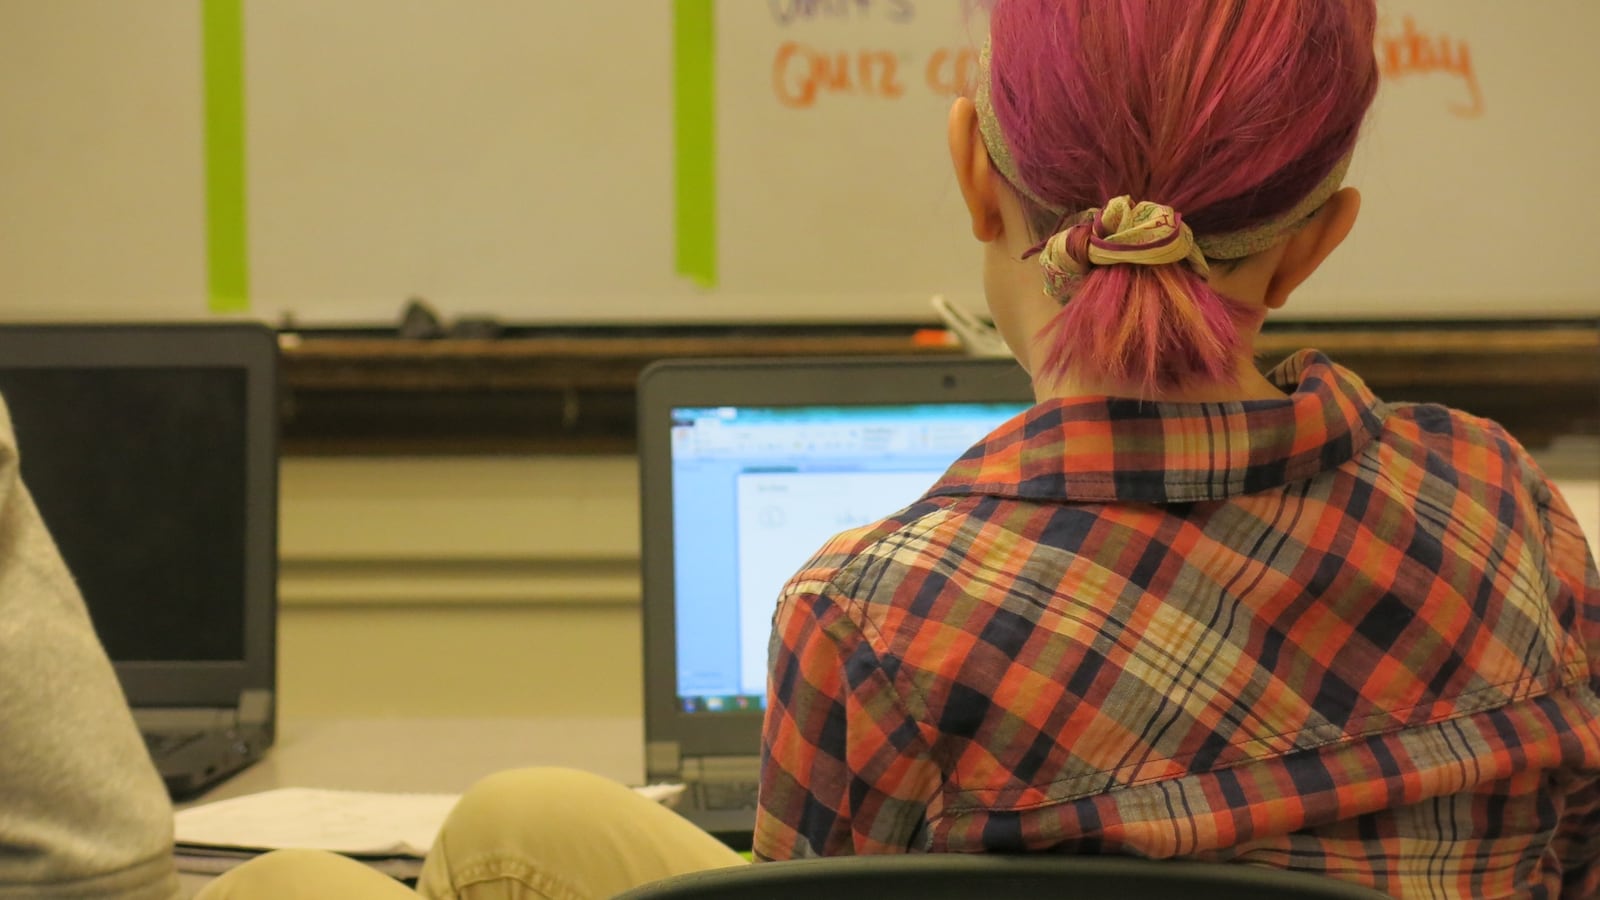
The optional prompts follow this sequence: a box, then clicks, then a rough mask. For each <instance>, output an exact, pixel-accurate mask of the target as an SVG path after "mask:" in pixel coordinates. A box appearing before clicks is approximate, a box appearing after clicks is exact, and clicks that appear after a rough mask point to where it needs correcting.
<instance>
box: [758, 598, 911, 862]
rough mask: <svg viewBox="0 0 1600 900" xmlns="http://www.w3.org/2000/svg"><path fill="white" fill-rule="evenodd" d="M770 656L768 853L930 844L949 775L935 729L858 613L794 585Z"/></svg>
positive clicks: (762, 811)
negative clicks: (916, 710) (935, 746)
mask: <svg viewBox="0 0 1600 900" xmlns="http://www.w3.org/2000/svg"><path fill="white" fill-rule="evenodd" d="M770 656H771V659H770V662H771V670H770V673H769V678H768V691H767V712H766V720H765V725H764V728H763V733H762V739H761V792H760V803H759V804H758V807H757V810H756V832H755V853H756V856H757V858H759V859H766V860H776V859H792V858H798V857H809V856H838V855H849V854H866V853H903V852H906V851H908V850H916V849H919V848H918V847H916V846H913V845H914V843H915V842H916V841H917V840H918V838H919V836H920V835H921V834H922V833H923V831H924V828H925V825H924V823H925V821H926V818H927V814H928V808H929V804H930V803H932V802H934V800H935V798H936V797H937V796H938V793H939V789H940V785H941V776H940V771H939V767H938V765H937V764H936V763H935V762H934V760H933V759H932V757H931V754H930V749H929V747H930V741H931V740H932V737H931V735H930V734H929V733H928V732H927V731H926V728H925V726H924V725H922V724H921V723H919V722H918V721H917V720H916V719H915V718H914V717H913V716H912V715H910V714H909V713H908V712H907V710H906V707H905V699H904V698H903V697H902V696H901V695H900V694H899V693H898V692H897V691H896V689H895V685H894V683H893V680H892V679H891V677H890V675H889V674H888V673H887V672H886V671H885V668H884V665H883V661H882V660H881V659H880V658H879V657H878V655H877V653H876V652H875V651H874V650H873V648H872V646H871V644H870V642H869V641H868V640H867V639H866V638H865V637H864V636H863V635H862V633H861V631H860V629H859V628H858V627H857V626H856V623H854V622H853V621H851V620H850V618H849V617H848V616H846V615H845V613H844V612H843V610H842V608H841V604H839V603H835V602H834V601H833V600H832V599H830V598H829V597H828V596H826V595H825V594H813V593H806V592H804V591H800V592H795V593H790V594H788V595H787V596H786V597H785V598H784V599H783V601H782V602H781V603H780V604H779V607H778V614H777V617H776V618H775V620H774V622H773V635H772V646H771V654H770Z"/></svg>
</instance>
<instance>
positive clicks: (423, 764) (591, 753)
mask: <svg viewBox="0 0 1600 900" xmlns="http://www.w3.org/2000/svg"><path fill="white" fill-rule="evenodd" d="M526 766H570V767H572V768H578V769H585V770H587V771H590V772H594V773H596V774H599V775H604V776H606V777H607V778H614V779H616V780H617V781H620V782H622V783H624V784H639V783H640V781H641V779H642V778H643V777H644V723H643V721H642V720H641V719H636V718H616V717H594V718H545V719H327V720H316V721H301V722H288V723H282V725H281V727H280V729H279V735H278V740H277V742H276V743H275V744H274V746H273V747H272V749H271V750H269V751H268V752H267V755H266V757H265V758H263V759H262V760H261V761H260V762H257V763H256V764H255V765H253V766H251V767H250V768H248V769H245V770H244V771H243V772H240V773H239V774H238V775H235V776H234V777H232V778H230V779H228V780H227V781H225V782H223V783H222V784H220V785H218V786H217V787H215V788H213V789H212V790H210V791H208V792H207V793H206V794H204V795H203V796H202V797H200V798H199V800H197V801H195V802H197V803H204V802H207V801H211V800H222V799H225V798H228V797H238V796H241V795H244V794H253V793H256V792H258V791H268V790H272V789H273V788H280V787H315V788H331V789H339V790H354V791H397V792H398V791H418V792H425V793H460V792H461V791H464V790H466V789H467V788H468V787H471V786H472V784H473V782H476V781H477V780H478V779H480V778H483V777H484V776H486V775H490V774H492V773H494V772H498V771H501V770H503V769H515V768H522V767H526ZM181 877H182V881H183V886H184V889H185V892H186V894H192V893H193V892H194V891H197V890H199V888H200V886H201V885H203V884H205V882H206V881H207V880H209V879H208V878H206V877H205V876H200V875H187V874H186V875H183V876H181Z"/></svg>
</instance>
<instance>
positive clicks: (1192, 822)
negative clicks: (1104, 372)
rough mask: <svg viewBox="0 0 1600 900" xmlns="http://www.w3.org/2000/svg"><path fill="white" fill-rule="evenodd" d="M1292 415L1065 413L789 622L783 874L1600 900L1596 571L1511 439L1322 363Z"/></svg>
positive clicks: (844, 543)
mask: <svg viewBox="0 0 1600 900" xmlns="http://www.w3.org/2000/svg"><path fill="white" fill-rule="evenodd" d="M1272 377H1273V379H1274V381H1275V383H1277V384H1278V385H1279V386H1281V387H1282V388H1283V389H1284V390H1285V391H1292V394H1291V396H1290V397H1289V398H1288V399H1285V400H1281V401H1279V400H1271V401H1252V402H1247V403H1230V404H1155V403H1140V402H1137V401H1132V400H1120V399H1107V398H1089V399H1074V400H1063V401H1050V402H1045V403H1041V404H1039V405H1037V406H1035V407H1034V408H1032V409H1031V410H1029V411H1027V412H1026V413H1024V414H1022V415H1021V416H1019V417H1017V418H1016V419H1013V420H1012V421H1010V422H1009V423H1007V424H1005V425H1003V426H1001V427H1000V428H999V429H997V430H996V431H995V432H993V433H992V434H991V435H989V436H988V437H987V438H986V439H984V440H983V441H982V442H981V443H979V444H978V445H977V446H976V447H974V448H973V449H972V450H971V451H969V452H968V453H967V454H966V455H965V456H964V457H962V458H961V459H960V460H959V461H958V462H956V463H955V464H954V465H953V466H952V467H951V468H950V470H949V471H948V472H947V473H946V474H945V476H944V477H943V479H942V480H940V481H939V482H938V483H937V484H936V485H934V487H933V488H932V489H931V490H930V491H929V492H928V493H927V494H926V495H925V496H924V497H923V498H922V499H920V500H919V501H918V502H916V503H915V504H913V505H912V506H910V507H908V508H907V509H905V510H902V511H901V512H899V513H897V514H895V515H893V516H890V517H889V518H887V519H884V520H882V521H880V522H877V523H876V524H873V525H869V526H867V527H864V528H860V529H856V530H853V531H849V532H846V533H844V534H841V535H839V536H838V537H836V538H834V539H833V540H832V541H830V542H829V543H828V544H827V545H826V546H825V547H824V548H823V549H822V550H821V551H820V552H819V553H818V554H817V556H815V557H814V558H813V559H812V560H811V562H809V563H808V564H807V565H806V566H805V568H803V569H802V570H801V571H800V572H799V573H798V574H797V575H795V576H794V578H793V579H792V580H791V581H790V582H789V584H788V585H787V586H786V588H785V589H784V591H783V594H782V596H781V597H780V599H779V602H778V609H777V613H776V616H775V619H774V632H773V637H772V645H771V676H770V683H769V702H768V711H767V715H766V720H765V725H764V734H763V738H762V776H761V792H760V804H759V808H758V811H757V823H756V834H755V846H756V853H757V855H758V857H760V858H763V859H784V858H790V857H803V856H813V855H834V854H849V853H895V852H905V851H956V852H977V851H1013V852H1015V851H1032V850H1046V849H1051V850H1060V851H1067V852H1097V853H1122V854H1134V855H1140V856H1149V857H1176V856H1183V857H1197V858H1203V859H1219V860H1222V859H1227V860H1240V861H1246V862H1253V863H1258V864H1266V865H1273V866H1282V867H1287V868H1294V869H1303V870H1309V871H1313V872H1318V873H1322V874H1326V875H1330V876H1334V877H1338V878H1343V879H1348V880H1351V881H1356V882H1360V883H1364V884H1367V885H1370V886H1373V887H1376V888H1377V889H1379V890H1381V891H1384V892H1387V893H1390V894H1393V895H1397V896H1413V897H1453V896H1471V897H1501V896H1527V897H1555V896H1568V897H1590V896H1594V895H1596V894H1600V699H1597V696H1596V695H1597V692H1600V575H1597V574H1596V570H1595V564H1594V561H1593V560H1592V559H1591V558H1590V553H1589V548H1588V545H1587V543H1586V541H1585V539H1584V537H1583V534H1582V533H1581V531H1580V529H1579V526H1578V524H1577V522H1575V521H1574V519H1573V516H1572V514H1571V512H1570V511H1569V510H1568V508H1567V507H1566V505H1565V503H1564V502H1563V501H1562V500H1561V498H1560V496H1559V495H1558V494H1556V493H1555V492H1553V491H1552V489H1551V488H1550V486H1549V484H1548V482H1547V481H1546V479H1545V478H1544V477H1543V475H1542V474H1541V473H1540V472H1539V470H1538V469H1537V467H1536V466H1535V465H1534V463H1533V462H1532V461H1531V460H1530V459H1529V458H1528V456H1527V455H1526V453H1525V452H1524V451H1523V450H1522V449H1521V448H1520V447H1519V446H1518V445H1517V443H1516V442H1515V441H1514V440H1513V439H1512V438H1511V437H1509V436H1508V435H1507V434H1506V433H1505V432H1504V431H1503V430H1502V429H1501V428H1500V427H1499V426H1497V425H1495V424H1494V423H1492V422H1488V421H1485V420H1482V419H1477V418H1474V417H1471V416H1468V415H1465V414H1463V413H1461V412H1458V411H1455V410H1451V409H1446V408H1443V407H1439V406H1431V405H1409V404H1384V403H1381V402H1379V401H1378V400H1377V399H1376V398H1374V397H1373V396H1372V394H1371V393H1370V392H1369V391H1368V389H1367V388H1366V386H1365V385H1364V384H1362V382H1361V381H1360V380H1359V379H1357V378H1356V377H1355V376H1353V375H1351V374H1350V373H1349V372H1347V371H1345V370H1343V369H1340V368H1339V367H1337V366H1335V365H1333V364H1332V363H1330V362H1329V361H1328V360H1327V359H1326V358H1325V357H1323V356H1321V355H1320V354H1317V353H1315V352H1313V351H1304V352H1302V353H1300V354H1298V355H1297V356H1295V357H1293V358H1291V359H1290V360H1288V361H1287V362H1285V363H1284V364H1283V365H1282V366H1280V367H1279V368H1278V369H1277V370H1276V371H1274V372H1273V373H1272Z"/></svg>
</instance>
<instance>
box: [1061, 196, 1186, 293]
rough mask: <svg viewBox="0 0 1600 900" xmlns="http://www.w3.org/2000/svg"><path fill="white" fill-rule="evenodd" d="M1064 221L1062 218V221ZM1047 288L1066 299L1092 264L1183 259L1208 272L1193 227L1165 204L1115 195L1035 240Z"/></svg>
mask: <svg viewBox="0 0 1600 900" xmlns="http://www.w3.org/2000/svg"><path fill="white" fill-rule="evenodd" d="M1064 224H1066V223H1064ZM1038 252H1039V264H1040V265H1041V266H1042V267H1043V268H1044V277H1045V285H1046V287H1047V289H1048V290H1049V292H1050V294H1051V295H1052V296H1055V297H1060V298H1062V299H1065V298H1067V297H1070V296H1071V295H1072V294H1073V292H1074V291H1076V290H1077V286H1078V283H1079V282H1080V281H1082V280H1083V277H1084V276H1085V275H1087V274H1089V270H1090V269H1091V268H1093V267H1095V266H1115V265H1123V264H1127V265H1134V266H1166V265H1171V264H1173V263H1177V262H1184V261H1187V262H1188V263H1189V265H1190V266H1192V267H1193V268H1194V270H1195V271H1196V272H1198V273H1199V274H1200V277H1202V278H1204V277H1205V276H1207V275H1209V274H1210V272H1211V267H1210V266H1209V265H1208V264H1207V263H1206V257H1205V254H1204V253H1201V252H1200V247H1199V246H1198V245H1197V244H1196V243H1195V239H1194V232H1193V231H1190V230H1189V226H1188V225H1185V224H1184V222H1183V217H1182V216H1180V215H1178V213H1177V212H1176V211H1174V210H1173V208H1172V207H1170V206H1162V205H1161V204H1159V203H1150V202H1143V203H1134V202H1133V198H1132V197H1126V196H1123V197H1117V198H1115V199H1113V200H1111V201H1110V202H1109V203H1107V204H1106V205H1105V207H1104V208H1102V209H1090V210H1085V211H1084V212H1082V213H1080V214H1078V215H1076V216H1073V217H1072V219H1071V220H1070V224H1068V225H1067V227H1066V228H1063V229H1062V230H1061V231H1058V232H1056V234H1054V235H1053V236H1051V237H1050V239H1049V240H1047V241H1045V242H1044V243H1043V244H1041V245H1040V246H1039V251H1038Z"/></svg>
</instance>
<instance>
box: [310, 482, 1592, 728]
mask: <svg viewBox="0 0 1600 900" xmlns="http://www.w3.org/2000/svg"><path fill="white" fill-rule="evenodd" d="M635 484H636V474H635V461H634V459H633V458H632V457H622V456H613V457H589V458H562V457H557V458H522V459H518V458H493V459H478V458H441V459H307V458H290V459H287V460H285V461H284V465H283V509H282V520H283V552H282V557H283V569H282V591H281V594H282V616H281V620H280V622H281V624H280V631H279V640H280V653H279V660H280V673H279V676H280V685H281V690H282V692H281V705H280V712H281V714H282V715H283V716H285V717H286V718H290V719H295V718H308V717H369V716H377V717H383V716H485V717H496V716H505V717H518V716H541V715H575V714H588V715H619V716H634V715H640V714H641V699H640V697H641V690H642V688H641V678H642V677H643V676H642V672H641V668H640V624H639V606H638V603H639V588H638V531H639V512H638V500H637V491H636V488H635ZM1562 489H1563V492H1564V494H1565V495H1566V497H1567V499H1568V500H1569V502H1571V504H1572V505H1573V508H1574V510H1575V511H1576V512H1577V513H1578V515H1579V518H1580V520H1581V521H1583V522H1584V523H1585V525H1586V527H1587V528H1588V529H1589V539H1590V544H1591V545H1592V546H1594V547H1595V553H1596V555H1597V557H1600V540H1597V538H1600V480H1596V479H1583V480H1569V481H1564V482H1563V483H1562Z"/></svg>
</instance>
